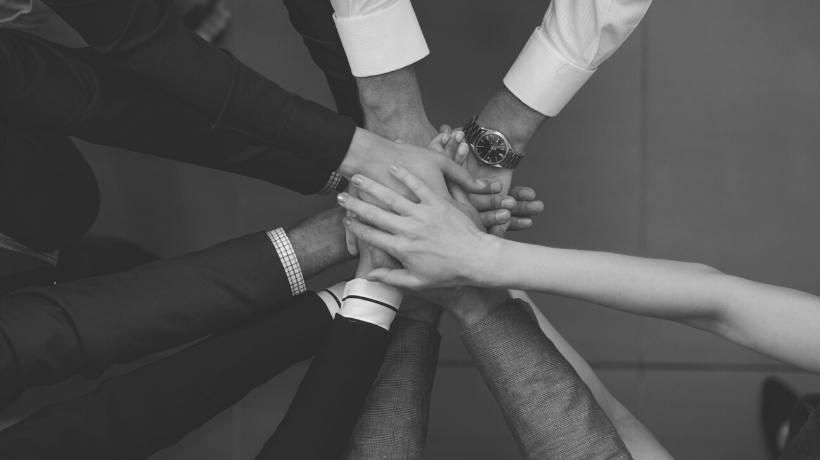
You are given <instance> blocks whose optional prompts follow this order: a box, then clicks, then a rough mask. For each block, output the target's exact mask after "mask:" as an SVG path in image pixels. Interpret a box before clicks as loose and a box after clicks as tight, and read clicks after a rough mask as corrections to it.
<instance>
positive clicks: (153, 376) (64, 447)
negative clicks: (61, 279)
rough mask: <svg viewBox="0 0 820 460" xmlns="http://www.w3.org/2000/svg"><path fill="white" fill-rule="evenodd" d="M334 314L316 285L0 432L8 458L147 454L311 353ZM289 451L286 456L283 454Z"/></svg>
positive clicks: (104, 459) (0, 453) (1, 453)
mask: <svg viewBox="0 0 820 460" xmlns="http://www.w3.org/2000/svg"><path fill="white" fill-rule="evenodd" d="M332 324H333V321H332V320H331V318H330V314H329V313H328V310H327V307H326V306H325V304H324V302H323V301H322V300H321V299H320V298H319V297H318V296H317V295H316V294H315V293H312V292H309V293H305V294H302V295H301V296H299V297H296V298H295V299H294V301H293V303H292V304H291V305H290V306H289V307H287V308H285V309H284V310H282V311H274V312H268V313H266V314H265V315H262V316H260V317H258V318H254V319H252V320H251V321H248V322H246V323H244V324H241V325H238V326H235V327H233V328H231V329H229V330H226V331H223V332H220V333H218V334H215V335H213V336H211V337H210V338H208V339H206V340H203V341H202V342H199V343H196V344H194V345H192V346H190V347H188V348H185V349H183V350H182V351H180V352H178V353H176V354H174V355H172V356H170V357H167V358H165V359H162V360H160V361H157V362H155V363H151V364H149V365H146V366H144V367H142V368H140V369H137V370H135V371H132V372H130V373H128V374H125V375H123V376H120V377H114V378H111V379H108V380H106V381H105V382H103V383H102V384H101V385H100V386H99V387H98V388H97V389H96V390H95V391H94V392H92V393H89V394H87V395H85V396H81V397H79V398H75V399H72V400H69V401H65V402H61V403H58V404H54V405H52V406H49V407H47V408H45V409H43V410H41V411H39V412H37V413H35V414H33V415H31V416H29V417H28V418H26V419H24V420H23V421H21V422H19V423H18V424H16V425H14V426H12V427H10V428H8V429H6V430H4V431H2V432H0V457H2V458H4V459H9V460H12V459H31V458H83V459H100V460H108V459H143V458H146V457H148V456H149V455H151V454H153V453H154V452H156V451H158V450H159V449H162V448H165V447H168V446H171V445H173V444H174V443H176V442H177V441H179V440H180V439H182V438H183V437H184V436H185V435H186V434H187V433H189V432H190V431H192V430H194V429H196V428H197V427H199V426H201V425H202V424H203V423H205V422H207V421H208V420H210V419H211V418H212V417H214V416H215V415H217V414H218V413H220V412H221V411H223V410H225V409H227V408H228V407H230V406H232V405H233V404H235V403H236V402H237V401H239V400H240V399H241V398H242V397H244V396H245V395H246V394H247V393H248V392H249V391H250V390H252V389H253V388H256V387H257V386H259V385H261V384H263V383H265V382H266V381H268V380H269V379H270V378H271V377H273V376H275V375H276V374H278V373H280V372H282V371H283V370H285V369H287V368H288V367H290V366H292V365H293V364H295V363H297V362H299V361H302V360H305V359H307V358H309V357H311V356H313V355H314V354H315V353H316V352H317V351H318V349H319V348H320V346H321V345H322V343H323V342H324V341H325V339H326V338H327V335H328V333H329V332H330V329H331V325H332ZM280 458H286V457H280Z"/></svg>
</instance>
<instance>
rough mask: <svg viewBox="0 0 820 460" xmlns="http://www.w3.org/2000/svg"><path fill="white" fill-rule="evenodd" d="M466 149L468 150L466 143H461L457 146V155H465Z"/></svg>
mask: <svg viewBox="0 0 820 460" xmlns="http://www.w3.org/2000/svg"><path fill="white" fill-rule="evenodd" d="M468 148H469V147H467V143H466V142H463V143H461V144H459V146H458V154H459V155H466V154H467V149H468Z"/></svg>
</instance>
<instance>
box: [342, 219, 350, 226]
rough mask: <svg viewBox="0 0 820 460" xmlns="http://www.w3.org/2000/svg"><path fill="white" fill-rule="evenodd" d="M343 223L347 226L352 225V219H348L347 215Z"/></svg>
mask: <svg viewBox="0 0 820 460" xmlns="http://www.w3.org/2000/svg"><path fill="white" fill-rule="evenodd" d="M342 225H344V226H345V227H348V226H350V219H348V218H347V217H345V218H344V219H342Z"/></svg>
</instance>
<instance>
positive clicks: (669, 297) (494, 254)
mask: <svg viewBox="0 0 820 460" xmlns="http://www.w3.org/2000/svg"><path fill="white" fill-rule="evenodd" d="M391 174H393V175H394V176H395V177H396V178H398V179H399V180H402V181H404V182H405V183H406V185H407V186H408V187H409V188H410V189H412V190H413V192H414V194H415V195H416V196H419V197H420V198H421V203H420V204H415V203H410V202H408V201H407V200H403V199H398V198H397V197H392V196H390V195H389V193H388V192H389V191H386V190H383V188H379V186H378V184H375V183H373V182H372V181H370V182H367V181H366V180H364V179H362V180H361V183H362V186H361V188H362V190H368V193H371V194H372V195H373V196H377V197H380V198H379V199H380V200H382V201H383V202H389V203H391V205H390V206H389V208H390V209H391V210H392V211H394V212H395V213H397V214H390V213H389V212H387V211H384V210H382V209H379V208H374V209H373V210H371V209H369V208H367V206H368V205H367V204H366V203H362V202H357V201H355V199H351V200H348V201H346V202H345V206H346V207H349V208H351V209H356V210H357V212H356V213H357V214H358V215H359V216H360V217H362V216H365V217H366V220H365V221H366V222H367V223H368V224H370V225H373V226H375V227H378V228H379V229H381V230H377V229H375V228H373V227H370V226H368V225H365V224H363V223H362V222H359V221H354V220H347V221H346V224H347V226H348V229H349V230H350V231H351V232H353V233H354V234H356V235H357V236H359V237H360V238H362V239H363V240H364V241H365V242H367V243H368V244H370V245H373V246H376V247H378V248H380V249H382V250H385V251H386V252H388V253H389V254H391V255H392V256H393V257H396V258H397V259H398V260H399V261H401V263H402V264H403V266H404V268H403V269H393V270H390V269H378V270H374V271H373V272H371V273H370V274H369V275H368V277H369V278H373V279H377V280H379V281H382V282H386V283H388V284H391V285H394V286H397V287H400V288H407V289H426V288H431V287H441V286H453V285H460V284H469V285H474V286H484V287H504V288H511V289H521V290H532V291H539V292H545V293H550V294H555V295H561V296H565V297H571V298H576V299H580V300H586V301H589V302H593V303H597V304H599V305H603V306H606V307H610V308H614V309H616V310H620V311H624V312H629V313H634V314H638V315H643V316H651V317H655V318H661V319H667V320H671V321H676V322H679V323H682V324H685V325H688V326H691V327H695V328H698V329H701V330H704V331H707V332H711V333H713V334H716V335H719V336H721V337H724V338H726V339H728V340H730V341H732V342H734V343H736V344H738V345H741V346H743V347H746V348H749V349H751V350H754V351H757V352H759V353H761V354H764V355H766V356H769V357H771V358H774V359H777V360H780V361H783V362H785V363H788V364H791V365H794V366H796V367H799V368H801V369H804V370H807V371H809V372H813V373H818V374H820V356H818V354H817V353H816V350H818V349H820V334H817V330H818V328H820V298H818V297H816V296H813V295H811V294H807V293H803V292H799V291H795V290H792V289H787V288H781V287H777V286H771V285H766V284H762V283H756V282H753V281H749V280H745V279H742V278H737V277H734V276H730V275H726V274H723V273H721V272H719V271H717V270H715V269H713V268H711V267H707V266H705V265H701V264H692V263H686V262H675V261H667V260H655V259H644V258H639V257H630V256H624V255H619V254H610V253H603V252H592V251H578V250H568V249H555V248H549V247H543V246H535V245H528V244H523V243H515V242H510V241H506V240H502V239H500V238H495V237H493V236H490V235H487V234H484V233H482V232H481V231H479V230H478V229H477V228H476V227H475V225H472V227H471V222H470V221H469V219H466V218H465V217H464V216H463V214H461V213H457V212H453V208H454V206H453V204H452V203H451V200H448V199H446V198H441V197H438V196H436V195H434V194H433V193H432V192H431V191H430V190H429V189H427V188H426V186H424V184H422V183H421V182H420V181H418V179H416V178H414V177H413V176H412V175H411V174H409V173H408V172H407V171H406V170H404V169H402V168H394V169H391ZM371 189H372V190H371ZM385 200H386V201H385ZM456 209H457V208H456Z"/></svg>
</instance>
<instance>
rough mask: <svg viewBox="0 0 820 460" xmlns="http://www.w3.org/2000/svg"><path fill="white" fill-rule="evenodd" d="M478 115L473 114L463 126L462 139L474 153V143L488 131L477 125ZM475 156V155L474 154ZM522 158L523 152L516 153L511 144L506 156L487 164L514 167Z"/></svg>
mask: <svg viewBox="0 0 820 460" xmlns="http://www.w3.org/2000/svg"><path fill="white" fill-rule="evenodd" d="M477 119H478V115H476V116H474V117H473V118H472V119H471V120H470V122H469V123H467V125H466V126H464V139H465V140H466V141H467V143H468V144H470V147H471V148H472V150H473V154H476V148H475V143H476V142H477V141H478V138H479V137H481V135H482V134H484V133H485V132H487V131H489V130H488V129H487V128H483V127H481V126H479V124H478V122H477V121H476V120H477ZM476 156H477V155H476ZM523 158H524V154H523V153H518V152H516V151H515V150H513V148H512V146H510V151H509V152H508V153H507V156H506V157H504V159H503V160H501V163H498V164H497V165H488V166H495V167H497V168H506V169H515V168H516V167H517V166H518V164H519V163H521V160H522V159H523Z"/></svg>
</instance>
